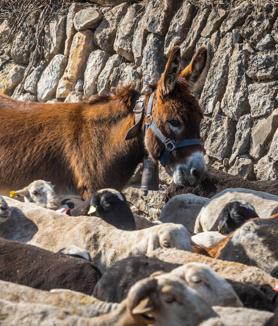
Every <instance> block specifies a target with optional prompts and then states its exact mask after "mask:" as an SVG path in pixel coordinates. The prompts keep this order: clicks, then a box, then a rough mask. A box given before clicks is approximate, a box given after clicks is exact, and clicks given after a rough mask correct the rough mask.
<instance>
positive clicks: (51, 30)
mask: <svg viewBox="0 0 278 326" xmlns="http://www.w3.org/2000/svg"><path fill="white" fill-rule="evenodd" d="M65 39H66V17H65V16H60V15H59V16H57V17H55V18H54V19H52V20H51V21H50V22H49V24H48V25H46V27H45V39H44V53H45V58H46V60H47V62H49V61H50V60H51V59H52V58H53V57H54V56H55V55H56V54H60V53H63V51H64V44H65Z"/></svg>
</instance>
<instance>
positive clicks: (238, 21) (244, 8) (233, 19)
mask: <svg viewBox="0 0 278 326" xmlns="http://www.w3.org/2000/svg"><path fill="white" fill-rule="evenodd" d="M252 9H253V10H254V7H253V6H252V5H250V3H248V2H243V3H240V5H239V6H237V7H235V6H233V8H232V9H231V10H229V12H228V16H227V18H226V19H225V22H224V23H223V24H222V25H221V28H220V31H221V33H222V34H226V33H228V32H230V31H231V30H233V29H234V28H235V27H237V26H240V27H241V26H242V25H243V23H244V22H245V20H246V17H247V16H248V15H249V14H250V13H251V12H252Z"/></svg>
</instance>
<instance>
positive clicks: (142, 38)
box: [132, 14, 148, 66]
mask: <svg viewBox="0 0 278 326" xmlns="http://www.w3.org/2000/svg"><path fill="white" fill-rule="evenodd" d="M146 21H147V17H146V14H145V15H143V16H142V17H141V19H140V20H139V22H138V24H137V27H136V28H135V30H134V35H133V40H132V53H133V57H134V61H135V64H136V65H138V66H139V65H140V64H141V62H142V54H143V50H144V46H145V44H146V40H147V35H148V32H147V30H146Z"/></svg>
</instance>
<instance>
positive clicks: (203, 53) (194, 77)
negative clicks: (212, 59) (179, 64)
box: [180, 47, 208, 83]
mask: <svg viewBox="0 0 278 326" xmlns="http://www.w3.org/2000/svg"><path fill="white" fill-rule="evenodd" d="M207 59H208V51H207V49H206V48H205V47H201V48H200V49H199V50H198V51H197V53H196V54H195V55H194V57H193V59H192V60H191V62H190V64H189V65H188V66H187V67H185V68H184V69H183V70H182V71H181V73H180V77H182V78H185V79H186V80H188V81H189V82H192V83H196V82H197V81H198V79H199V77H200V76H201V74H202V72H203V70H204V69H205V67H206V64H207Z"/></svg>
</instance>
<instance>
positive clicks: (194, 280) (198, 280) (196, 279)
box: [191, 276, 202, 284]
mask: <svg viewBox="0 0 278 326" xmlns="http://www.w3.org/2000/svg"><path fill="white" fill-rule="evenodd" d="M191 281H192V282H193V283H195V284H198V283H201V282H202V280H201V279H200V278H199V277H198V276H192V277H191Z"/></svg>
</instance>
